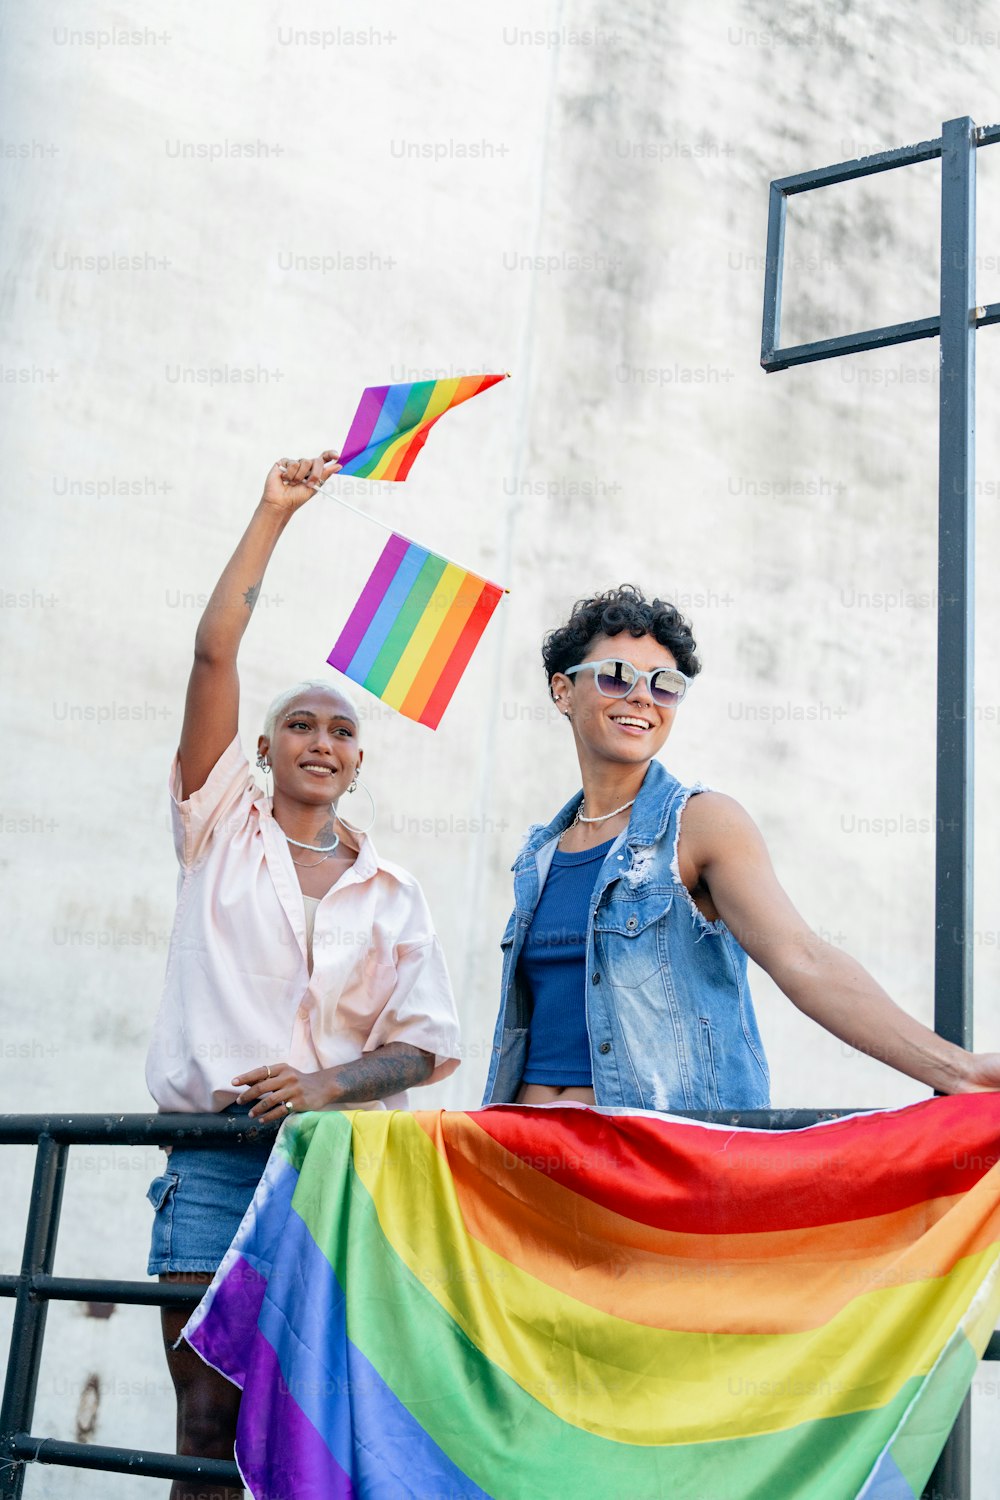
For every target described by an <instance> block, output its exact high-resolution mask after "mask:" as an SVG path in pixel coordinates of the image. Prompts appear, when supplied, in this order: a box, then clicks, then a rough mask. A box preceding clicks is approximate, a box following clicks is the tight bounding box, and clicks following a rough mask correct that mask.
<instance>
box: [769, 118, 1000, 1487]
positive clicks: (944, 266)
mask: <svg viewBox="0 0 1000 1500" xmlns="http://www.w3.org/2000/svg"><path fill="white" fill-rule="evenodd" d="M998 141H1000V125H987V126H983V127H977V126H976V125H975V123H974V122H973V120H972V119H971V118H970V117H969V116H968V115H962V116H960V117H959V118H958V119H955V120H946V121H945V122H944V124H943V125H942V127H941V134H940V136H938V137H937V139H935V140H933V141H921V142H920V143H919V144H918V145H916V146H902V147H900V148H899V149H898V150H896V151H881V152H879V153H877V154H876V155H874V156H863V157H861V158H859V159H858V160H855V161H846V162H839V163H838V164H837V165H835V166H832V167H821V168H819V170H818V171H815V172H801V173H799V174H798V175H797V176H795V177H780V178H778V179H776V180H775V181H774V182H772V183H771V197H770V205H769V210H768V221H767V257H766V261H765V279H764V317H763V328H762V333H761V352H760V362H761V365H762V366H763V368H764V370H765V371H766V372H767V373H768V374H773V373H774V372H775V371H778V370H787V369H790V368H791V367H792V366H793V365H802V364H811V363H813V362H814V361H816V360H820V359H836V358H838V357H839V356H841V355H844V354H859V353H862V352H863V351H865V350H870V349H885V348H888V347H889V346H890V345H893V344H903V343H909V342H911V341H912V340H914V339H928V338H939V339H940V341H941V345H940V353H941V383H940V398H939V401H940V405H939V443H938V592H937V779H936V788H935V794H936V797H935V800H936V809H935V810H936V820H935V908H934V1029H935V1030H936V1031H937V1032H938V1034H939V1035H940V1036H943V1037H945V1038H947V1040H948V1041H951V1042H956V1043H958V1045H959V1046H962V1047H971V1045H972V1030H973V994H972V963H973V955H974V951H975V950H974V942H973V938H974V933H973V925H972V924H973V863H972V862H973V787H974V780H973V770H974V767H973V740H974V724H973V719H972V710H973V657H974V637H975V618H974V599H975V595H974V573H975V488H976V487H975V454H976V441H975V398H976V339H975V334H976V331H977V329H979V328H983V327H985V326H987V325H988V324H990V323H997V322H1000V303H996V302H994V303H991V304H990V305H989V306H978V305H977V302H976V151H977V149H978V148H979V147H980V146H993V145H995V144H996V143H997V142H998ZM937 158H940V160H941V302H940V309H939V311H938V313H937V314H936V315H935V316H933V317H929V318H918V319H916V320H915V321H912V322H907V323H894V324H889V325H887V326H886V327H884V328H868V329H865V330H863V331H862V332H860V333H848V334H843V335H841V336H839V337H838V338H832V339H819V340H816V341H815V342H813V343H808V344H797V345H794V346H790V347H788V348H784V349H783V348H781V284H782V271H783V265H784V253H785V212H786V205H787V201H788V199H789V197H791V196H792V194H794V193H808V192H812V191H813V190H814V189H815V188H822V187H830V186H832V185H833V184H834V183H838V182H851V181H853V180H854V179H855V178H858V177H870V176H873V175H874V174H875V173H876V172H890V171H893V170H894V169H895V168H896V167H908V166H912V165H913V164H914V163H915V162H921V161H934V160H936V159H937ZM969 1412H970V1408H969V1402H968V1400H967V1401H966V1402H965V1405H964V1407H963V1409H962V1412H961V1414H960V1416H959V1419H958V1421H957V1422H956V1424H955V1427H954V1429H953V1431H952V1435H951V1437H950V1438H949V1440H948V1444H947V1447H946V1448H945V1450H944V1452H943V1454H942V1455H941V1459H940V1462H939V1463H938V1466H937V1468H936V1469H935V1471H934V1474H933V1475H932V1477H931V1480H930V1484H929V1487H928V1490H927V1491H926V1492H925V1493H926V1495H928V1496H930V1495H946V1496H948V1500H968V1497H969V1494H970V1463H969V1438H970V1421H969Z"/></svg>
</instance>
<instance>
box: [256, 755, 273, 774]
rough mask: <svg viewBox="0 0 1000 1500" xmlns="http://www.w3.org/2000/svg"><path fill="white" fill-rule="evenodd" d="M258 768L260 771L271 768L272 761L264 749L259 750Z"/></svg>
mask: <svg viewBox="0 0 1000 1500" xmlns="http://www.w3.org/2000/svg"><path fill="white" fill-rule="evenodd" d="M257 769H258V770H260V771H269V770H270V769H271V765H270V762H269V761H268V759H267V757H266V756H265V754H264V752H263V750H258V751H257Z"/></svg>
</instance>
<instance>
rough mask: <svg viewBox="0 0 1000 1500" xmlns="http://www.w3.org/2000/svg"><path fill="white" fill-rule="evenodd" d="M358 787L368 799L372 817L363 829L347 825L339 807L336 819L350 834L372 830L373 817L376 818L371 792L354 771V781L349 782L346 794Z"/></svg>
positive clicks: (355, 825)
mask: <svg viewBox="0 0 1000 1500" xmlns="http://www.w3.org/2000/svg"><path fill="white" fill-rule="evenodd" d="M358 787H360V788H361V790H362V791H363V792H364V793H365V795H366V797H367V798H368V801H369V802H370V803H371V805H372V815H371V819H370V820H369V822H368V823H367V824H366V826H365V827H364V828H359V827H358V826H357V824H356V823H348V821H347V819H346V818H345V817H344V815H343V813H342V812H341V811H340V808H339V807H338V809H337V817H338V818H339V819H340V821H341V823H343V825H344V827H345V828H349V829H350V830H351V832H352V833H368V832H369V830H370V829H372V828H374V826H375V817H376V808H375V798H374V797H373V796H372V794H371V792H370V791H369V790H368V787H367V786H366V785H365V783H364V782H363V781H362V780H361V777H360V776H359V775H358V773H357V772H356V771H355V773H354V780H353V781H352V782H351V784H350V786H349V787H348V789H347V791H348V794H350V793H352V792H354V791H355V790H356V789H357V788H358Z"/></svg>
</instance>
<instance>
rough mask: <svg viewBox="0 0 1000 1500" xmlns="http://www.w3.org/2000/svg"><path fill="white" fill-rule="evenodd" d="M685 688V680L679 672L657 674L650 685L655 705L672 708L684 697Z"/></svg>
mask: <svg viewBox="0 0 1000 1500" xmlns="http://www.w3.org/2000/svg"><path fill="white" fill-rule="evenodd" d="M685 686H686V684H685V682H684V678H683V677H681V676H679V675H678V673H677V672H656V673H655V674H654V676H653V678H652V680H651V682H650V684H649V691H650V696H651V697H652V699H653V702H654V703H659V704H661V705H662V706H663V707H664V708H671V707H672V706H673V705H674V704H675V703H679V702H680V701H681V699H682V698H683V697H684V688H685Z"/></svg>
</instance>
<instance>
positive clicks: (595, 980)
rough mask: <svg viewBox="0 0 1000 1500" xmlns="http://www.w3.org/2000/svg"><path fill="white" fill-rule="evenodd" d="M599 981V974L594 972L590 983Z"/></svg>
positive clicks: (598, 982)
mask: <svg viewBox="0 0 1000 1500" xmlns="http://www.w3.org/2000/svg"><path fill="white" fill-rule="evenodd" d="M600 982H601V976H600V974H595V975H594V977H593V979H592V980H591V983H592V984H600Z"/></svg>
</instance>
